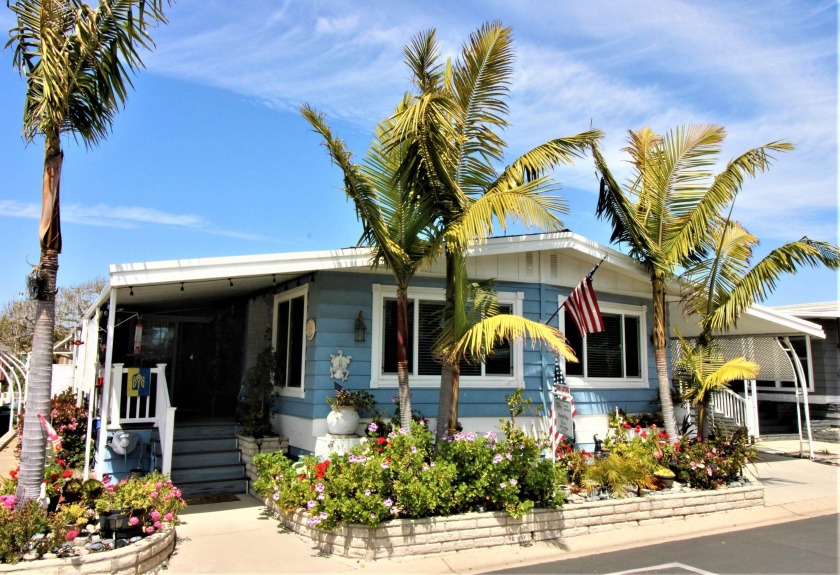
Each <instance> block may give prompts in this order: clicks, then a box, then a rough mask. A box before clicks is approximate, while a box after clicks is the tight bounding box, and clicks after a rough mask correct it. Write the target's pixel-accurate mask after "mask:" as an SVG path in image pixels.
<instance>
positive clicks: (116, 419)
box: [108, 363, 176, 473]
mask: <svg viewBox="0 0 840 575" xmlns="http://www.w3.org/2000/svg"><path fill="white" fill-rule="evenodd" d="M149 371H150V372H151V375H152V377H151V380H152V381H151V389H150V390H149V395H148V396H129V395H128V388H129V385H130V383H131V382H130V381H129V380H128V372H129V369H128V368H124V367H123V364H121V363H115V364H114V366H113V371H112V375H111V401H110V406H109V407H110V409H109V412H110V413H109V418H108V419H109V421H110V424H111V426H113V427H122V426H123V425H125V424H132V423H152V424H154V426H155V427H157V428H158V433H159V435H160V447H161V452H162V456H163V461H162V462H161V471H162V472H163V473H169V472H170V470H171V469H172V443H173V436H174V432H175V409H176V408H174V407H172V403H171V402H170V400H169V386H168V385H167V383H166V364H165V363H159V364H157V366H156V367H152V368H149Z"/></svg>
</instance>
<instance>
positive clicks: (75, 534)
mask: <svg viewBox="0 0 840 575" xmlns="http://www.w3.org/2000/svg"><path fill="white" fill-rule="evenodd" d="M78 536H79V530H78V529H71V530H70V531H68V532H67V535H66V538H67V541H73V539H75V538H76V537H78Z"/></svg>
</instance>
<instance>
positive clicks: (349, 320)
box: [77, 232, 677, 474]
mask: <svg viewBox="0 0 840 575" xmlns="http://www.w3.org/2000/svg"><path fill="white" fill-rule="evenodd" d="M602 258H605V259H604V262H603V264H602V265H601V266H600V268H599V269H598V271H597V273H596V274H595V276H594V284H593V285H594V287H595V289H596V292H597V295H598V300H599V304H600V307H601V312H602V314H603V316H604V320H605V324H606V331H605V332H603V333H601V334H596V335H590V336H589V337H587V338H581V337H580V336H579V335H578V334H577V330H576V328H575V326H574V324H573V322H571V321H570V320H568V319H567V318H566V316H565V313H564V312H563V311H561V312H560V313H558V314H556V315H555V311H557V309H558V307H559V306H560V305H561V304H562V303H563V302H564V300H565V299H566V298H567V297H568V296H569V294H570V293H571V292H572V290H573V289H574V287H575V286H577V285H578V283H579V282H580V281H581V279H582V278H584V277H585V276H586V274H587V273H588V272H589V271H590V270H591V269H592V268H593V267H594V266H595V265H596V264H597V263H598V262H599V261H600V260H601V259H602ZM467 268H468V269H467V271H468V275H469V277H470V278H471V279H475V280H484V279H492V280H495V284H496V290H497V293H498V295H499V300H500V304H501V305H502V309H503V311H507V312H509V313H514V314H517V315H521V316H523V317H527V318H529V319H532V320H537V321H543V322H545V321H547V320H549V318H552V316H553V319H551V322H552V324H553V325H555V326H557V327H559V329H560V330H561V331H563V332H564V333H565V334H566V335H567V337H568V339H569V341H570V343H571V344H572V346H573V347H574V348H575V351H576V354H577V355H578V357H579V358H580V360H581V361H580V362H579V363H578V364H572V363H570V364H568V365H563V370H564V373H565V375H566V381H567V383H568V385H569V386H570V387H571V388H572V391H573V395H574V399H575V402H576V407H577V412H578V416H577V417H576V420H575V425H576V435H577V439H578V442H579V443H580V444H581V445H583V446H585V447H591V443H592V436H593V435H594V434H596V433H598V434H601V435H602V436H603V434H604V433H605V431H606V428H607V417H608V414H609V413H610V412H612V411H613V410H614V409H615V408H616V407H619V408H622V409H624V410H625V411H627V412H631V413H632V412H648V411H653V410H655V409H656V402H657V397H658V394H657V380H656V373H655V365H654V357H653V350H652V346H651V344H650V337H649V334H650V326H651V314H652V306H651V305H650V282H649V278H648V275H647V273H646V272H645V270H644V269H643V268H642V267H641V266H639V265H638V264H637V263H636V262H634V261H633V260H632V259H630V258H629V257H627V256H625V255H623V254H621V253H619V252H617V251H614V250H612V249H610V248H607V247H605V246H602V245H599V244H597V243H595V242H592V241H589V240H587V239H585V238H583V237H581V236H578V235H575V234H573V233H570V232H561V233H550V234H533V235H522V236H513V237H498V238H492V239H490V240H488V241H487V242H484V243H482V244H480V245H475V246H473V247H472V248H471V249H470V251H469V254H468V257H467ZM443 280H444V270H443V263H442V262H439V263H436V264H435V265H432V266H430V267H429V268H428V269H423V270H421V271H420V273H418V274H417V276H416V277H415V279H414V281H413V282H412V283H411V285H410V287H409V291H408V297H409V299H410V304H409V305H410V318H409V321H410V325H411V328H410V331H411V341H410V344H411V345H410V349H411V351H410V358H409V361H410V371H411V376H410V386H411V390H412V393H413V400H412V405H413V407H414V408H415V409H417V410H419V411H420V412H421V413H423V414H424V415H426V416H429V417H431V418H433V417H434V416H435V415H436V413H437V398H438V389H439V382H440V377H439V374H440V367H439V364H437V362H436V361H435V360H434V358H433V357H432V355H431V343H432V339H433V338H432V337H431V334H432V330H433V329H434V321H431V320H432V319H433V318H435V317H436V311H437V310H439V309H440V307H441V306H442V301H443ZM669 295H670V296H672V297H674V298H676V297H677V292H676V291H672V292H669ZM394 297H395V288H394V282H393V280H392V278H391V276H390V274H389V272H388V270H386V269H384V268H381V267H380V268H372V267H371V262H370V256H369V252H368V251H367V250H365V249H360V248H350V249H340V250H334V251H320V252H298V253H288V254H272V255H260V256H247V257H229V258H213V259H201V260H188V261H169V262H146V263H142V264H125V265H114V266H111V269H110V285H109V287H108V288H107V289H106V291H105V292H104V293H103V294H102V296H101V297H100V299H99V301H98V302H97V303H96V304H95V305H94V307H93V308H92V309H91V311H90V312H89V313H88V316H87V323H86V329H87V332H88V333H90V334H94V333H100V334H102V335H101V337H100V338H98V339H99V341H97V338H96V337H95V336H93V337H87V338H86V339H85V342H86V343H85V345H84V346H82V347H83V348H84V349H81V350H80V352H79V357H82V358H84V362H85V363H86V366H85V367H82V366H79V369H78V374H79V380H78V381H77V385H78V386H80V387H82V388H84V389H89V390H95V389H97V387H96V384H95V381H96V378H97V377H98V378H99V380H100V387H99V388H98V389H99V390H100V391H99V392H98V393H99V394H100V395H99V397H101V399H100V400H99V401H98V405H99V409H100V410H101V413H102V421H103V422H104V423H103V425H102V428H103V432H102V433H101V434H100V437H99V442H98V445H97V449H96V459H95V463H94V468H95V471H96V472H98V473H102V472H105V471H111V470H113V469H116V468H117V464H118V463H117V462H118V459H119V458H116V457H114V456H113V454H112V453H111V448H110V447H109V442H108V439H109V438H111V441H113V434H114V433H117V432H119V430H121V429H126V428H131V427H132V426H136V427H138V428H140V427H143V426H145V427H146V428H154V429H156V431H155V432H154V433H155V434H157V435H159V436H160V442H161V445H160V446H159V447H157V448H156V450H155V451H156V452H157V453H156V455H157V457H158V459H159V461H157V465H158V466H159V467H163V468H164V469H167V470H168V469H173V470H174V469H177V468H178V459H179V455H178V453H177V450H175V449H174V448H173V446H172V445H171V442H170V441H168V440H167V439H166V437H167V436H168V435H171V434H172V430H174V431H175V433H176V435H177V432H178V430H179V428H183V427H187V426H189V425H191V424H195V423H196V422H206V421H212V420H219V421H224V420H230V418H231V416H232V414H233V406H235V403H236V400H237V394H238V392H239V389H240V384H241V381H242V377H243V375H244V374H245V372H246V370H247V369H248V367H249V366H251V365H253V364H254V362H255V360H256V357H257V355H258V354H259V353H260V352H261V351H262V350H264V349H265V348H266V347H267V346H269V345H270V346H272V347H273V348H274V349H275V351H276V352H278V356H279V357H280V358H281V359H280V364H279V365H278V371H277V374H276V376H275V379H276V383H277V386H276V388H275V391H276V399H275V401H276V405H275V407H276V414H275V415H274V419H273V426H274V429H275V431H276V432H278V433H279V434H281V435H283V436H285V437H288V442H289V446H290V449H291V451H292V452H311V451H313V450H314V448H315V443H316V439H317V437H319V436H323V435H324V434H326V416H327V414H328V412H329V407H328V406H327V404H326V398H327V397H328V396H329V395H330V394H332V393H333V391H334V387H333V382H332V380H331V378H330V356H331V355H335V354H337V353H338V352H339V350H340V351H341V352H342V353H343V354H344V355H345V356H348V357H350V358H351V362H350V365H349V377H348V379H347V380H346V382H344V385H345V386H346V387H349V388H351V389H367V390H370V391H371V392H372V393H373V395H374V396H375V397H376V400H377V402H378V403H379V406H380V408H383V409H385V410H388V409H391V408H392V396H394V395H395V393H396V391H397V381H396V368H395V360H394V346H393V333H394V330H393V314H394V305H393V301H394ZM111 310H113V313H112V312H111ZM360 314H361V315H360ZM360 318H361V321H362V322H363V324H364V331H365V335H364V338H360V337H357V334H356V333H355V331H356V327H358V320H359V319H360ZM138 326H140V327H139V329H138ZM83 339H84V338H83ZM359 339H363V341H357V340H359ZM97 344H98V345H97ZM554 359H555V358H554V355H553V354H552V353H551V352H549V351H546V350H543V349H541V348H540V347H539V346H538V345H537V346H533V345H532V343H531V342H530V341H519V342H511V344H510V345H509V346H507V347H506V348H503V349H500V350H498V351H497V353H495V354H494V355H493V356H492V357H491V358H490V359H489V360H488V361H487V362H486V363H484V364H473V365H469V366H466V367H465V369H464V370H463V372H462V377H461V392H460V410H459V414H460V421H461V424H462V425H463V427H464V429H466V430H472V431H486V430H489V429H494V428H498V426H499V419H500V418H503V417H505V416H507V406H506V403H505V395H508V394H510V393H511V392H513V391H514V390H515V389H516V388H518V387H524V388H525V390H526V396H527V397H530V398H532V399H533V403H534V405H535V406H540V405H542V404H543V402H544V401H545V400H546V399H547V397H548V393H547V391H548V389H549V386H550V382H551V377H552V374H553V368H554ZM115 365H116V366H117V368H114V367H113V366H115ZM97 366H98V367H97ZM104 366H112V368H111V369H105V367H104ZM130 367H152V368H154V369H153V371H154V375H153V378H154V379H155V381H159V382H160V383H165V385H157V386H156V387H155V388H154V393H153V396H154V397H149V398H146V399H145V401H143V400H141V399H137V398H130V399H129V398H127V397H126V394H125V393H123V392H122V391H123V390H124V389H125V387H126V385H127V380H126V377H127V375H126V373H127V369H128V368H130ZM94 393H97V392H96V391H94ZM527 423H528V422H527V420H526V424H527ZM360 431H361V429H360ZM150 441H153V440H150ZM108 462H111V463H108ZM173 474H174V472H173Z"/></svg>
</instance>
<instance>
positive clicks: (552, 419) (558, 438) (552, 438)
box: [547, 356, 577, 459]
mask: <svg viewBox="0 0 840 575" xmlns="http://www.w3.org/2000/svg"><path fill="white" fill-rule="evenodd" d="M565 385H566V378H565V377H564V376H563V370H562V368H561V367H560V358H558V357H557V356H554V386H553V389H552V393H551V411H549V414H548V425H547V428H548V440H549V443H550V445H551V457H552V459H554V457H555V455H556V453H557V447H558V446H559V445H560V443H561V442H562V441H564V440H565V439H566V436H565V435H564V434H562V433H560V432H559V431H558V430H557V412H556V410H555V405H556V403H557V392H558V391H559V388H560V386H565ZM563 401H565V400H563ZM568 401H569V402H570V403H571V407H572V417H574V416H575V415H577V409H575V400H574V398H573V397H571V396H569V397H568Z"/></svg>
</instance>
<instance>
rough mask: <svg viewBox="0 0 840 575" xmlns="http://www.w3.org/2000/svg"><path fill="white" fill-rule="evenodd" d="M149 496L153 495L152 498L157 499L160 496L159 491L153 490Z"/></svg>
mask: <svg viewBox="0 0 840 575" xmlns="http://www.w3.org/2000/svg"><path fill="white" fill-rule="evenodd" d="M149 497H151V498H152V499H157V498H158V492H157V491H152V492H151V493H149Z"/></svg>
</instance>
